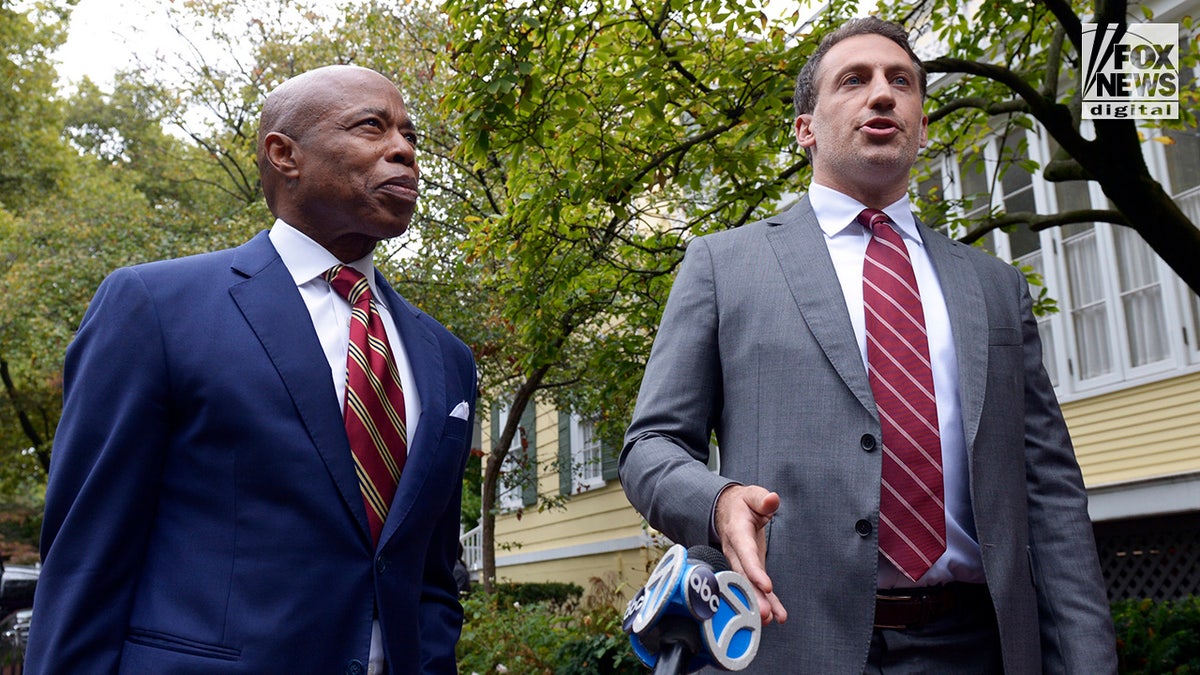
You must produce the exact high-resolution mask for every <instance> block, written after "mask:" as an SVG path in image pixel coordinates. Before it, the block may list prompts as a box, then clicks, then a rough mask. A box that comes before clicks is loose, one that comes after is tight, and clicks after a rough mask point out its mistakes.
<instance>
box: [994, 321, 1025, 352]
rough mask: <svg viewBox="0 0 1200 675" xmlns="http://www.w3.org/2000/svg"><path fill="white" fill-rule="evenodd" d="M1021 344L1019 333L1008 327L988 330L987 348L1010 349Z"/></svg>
mask: <svg viewBox="0 0 1200 675" xmlns="http://www.w3.org/2000/svg"><path fill="white" fill-rule="evenodd" d="M1020 344H1021V331H1019V330H1017V329H1016V328H1012V327H1009V326H1001V327H999V328H989V329H988V346H989V347H1005V346H1007V347H1012V346H1017V345H1020Z"/></svg>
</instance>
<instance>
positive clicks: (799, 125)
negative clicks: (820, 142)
mask: <svg viewBox="0 0 1200 675" xmlns="http://www.w3.org/2000/svg"><path fill="white" fill-rule="evenodd" d="M812 121H813V116H812V115H807V114H805V115H799V116H798V117H796V143H799V144H800V147H802V148H805V149H809V148H812V147H813V146H814V145H816V144H817V137H816V135H815V134H813V131H812Z"/></svg>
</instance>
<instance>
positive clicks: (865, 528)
mask: <svg viewBox="0 0 1200 675" xmlns="http://www.w3.org/2000/svg"><path fill="white" fill-rule="evenodd" d="M854 531H855V532H857V533H858V536H860V537H866V536H869V535H870V534H871V521H869V520H867V519H866V518H863V519H862V520H860V521H858V522H857V523H855V524H854Z"/></svg>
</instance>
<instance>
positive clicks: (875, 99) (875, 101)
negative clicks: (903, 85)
mask: <svg viewBox="0 0 1200 675" xmlns="http://www.w3.org/2000/svg"><path fill="white" fill-rule="evenodd" d="M867 104H868V105H869V106H870V107H871V108H885V109H889V110H890V109H891V108H893V107H895V105H896V96H895V92H894V91H892V84H891V83H890V82H888V79H887V77H886V76H884V75H878V76H876V77H873V78H871V84H870V87H869V88H868V90H867Z"/></svg>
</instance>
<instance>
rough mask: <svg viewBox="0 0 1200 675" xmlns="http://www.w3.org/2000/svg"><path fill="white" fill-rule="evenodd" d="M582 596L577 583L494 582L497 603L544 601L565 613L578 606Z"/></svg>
mask: <svg viewBox="0 0 1200 675" xmlns="http://www.w3.org/2000/svg"><path fill="white" fill-rule="evenodd" d="M582 596H583V588H581V587H580V586H579V584H572V583H563V582H559V581H542V582H532V583H531V582H526V583H511V582H509V583H500V584H496V603H497V604H498V605H511V604H513V603H518V604H521V605H532V604H536V603H544V604H547V605H549V606H550V607H551V608H552V609H554V610H556V611H558V612H559V613H566V612H569V611H570V610H571V609H572V608H574V607H578V606H579V598H580V597H582Z"/></svg>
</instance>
